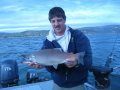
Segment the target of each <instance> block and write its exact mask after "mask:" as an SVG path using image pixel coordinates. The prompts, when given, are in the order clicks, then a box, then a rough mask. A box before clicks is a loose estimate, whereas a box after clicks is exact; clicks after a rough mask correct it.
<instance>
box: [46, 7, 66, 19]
mask: <svg viewBox="0 0 120 90" xmlns="http://www.w3.org/2000/svg"><path fill="white" fill-rule="evenodd" d="M55 16H56V17H62V18H63V19H64V20H66V15H65V12H64V10H63V9H62V8H61V7H53V8H51V9H50V11H49V17H48V19H49V21H50V20H51V19H52V18H53V17H55Z"/></svg>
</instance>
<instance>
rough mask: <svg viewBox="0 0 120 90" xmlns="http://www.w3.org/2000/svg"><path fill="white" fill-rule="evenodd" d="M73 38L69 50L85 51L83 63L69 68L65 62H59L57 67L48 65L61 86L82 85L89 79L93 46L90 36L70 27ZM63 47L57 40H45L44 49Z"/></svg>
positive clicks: (55, 80) (73, 51)
mask: <svg viewBox="0 0 120 90" xmlns="http://www.w3.org/2000/svg"><path fill="white" fill-rule="evenodd" d="M70 32H71V39H70V42H69V45H68V52H72V53H79V52H85V56H84V59H83V60H84V61H83V64H81V63H79V64H78V65H76V66H74V67H72V68H67V67H66V66H65V64H59V65H58V67H57V69H55V68H54V67H53V66H46V69H47V70H48V71H49V72H50V73H51V76H52V79H53V81H54V82H55V83H56V84H57V85H59V86H60V87H65V88H70V87H74V86H77V85H81V84H83V83H84V82H86V81H87V77H88V69H89V67H90V66H91V65H92V53H91V46H90V43H89V40H88V38H87V37H86V36H85V35H84V34H83V33H82V32H81V31H80V30H73V29H72V28H70ZM50 48H61V46H60V45H59V44H58V43H57V41H55V40H53V41H52V42H50V41H49V40H47V39H46V40H45V41H44V44H43V47H42V49H50Z"/></svg>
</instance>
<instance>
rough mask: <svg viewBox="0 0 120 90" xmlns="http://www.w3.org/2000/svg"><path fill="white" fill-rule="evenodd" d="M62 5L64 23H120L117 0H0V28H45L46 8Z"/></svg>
mask: <svg viewBox="0 0 120 90" xmlns="http://www.w3.org/2000/svg"><path fill="white" fill-rule="evenodd" d="M54 6H58V7H62V8H63V9H64V10H65V13H66V17H67V19H66V24H67V25H71V26H73V27H78V28H79V27H82V26H87V25H88V26H89V25H99V24H100V25H101V24H120V0H0V32H21V31H26V30H49V29H51V25H50V22H49V20H48V12H49V10H50V9H51V8H52V7H54Z"/></svg>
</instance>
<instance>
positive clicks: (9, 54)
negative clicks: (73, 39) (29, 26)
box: [0, 33, 120, 84]
mask: <svg viewBox="0 0 120 90" xmlns="http://www.w3.org/2000/svg"><path fill="white" fill-rule="evenodd" d="M87 36H88V37H89V39H90V42H91V46H92V51H93V64H94V65H104V64H105V61H106V59H107V56H108V55H109V54H110V52H111V51H112V48H113V45H114V41H115V38H116V34H115V33H112V34H87ZM44 38H45V37H22V38H21V37H20V38H18V37H15V38H0V62H1V61H3V60H7V59H13V60H17V62H18V65H19V75H20V80H21V84H24V83H25V80H26V72H27V70H28V68H30V67H28V66H26V65H23V64H21V63H20V61H21V60H22V58H21V55H22V54H27V53H31V52H33V51H37V50H39V49H40V48H41V46H42V43H43V40H44ZM113 53H114V55H115V56H114V59H115V60H114V61H113V62H112V64H111V67H116V66H120V59H119V58H120V34H119V35H118V37H117V43H116V45H115V49H114V52H113ZM37 71H38V72H40V76H41V77H47V78H49V76H50V74H49V73H48V72H47V71H46V70H45V69H41V70H37ZM113 74H117V75H120V70H115V71H114V72H113Z"/></svg>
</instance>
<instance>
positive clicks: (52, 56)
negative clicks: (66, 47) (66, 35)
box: [23, 48, 84, 66]
mask: <svg viewBox="0 0 120 90" xmlns="http://www.w3.org/2000/svg"><path fill="white" fill-rule="evenodd" d="M69 55H72V56H73V57H78V54H71V53H67V52H63V51H62V50H60V49H58V48H57V49H56V48H55V49H43V50H39V51H36V52H33V53H31V54H29V55H27V56H25V60H24V61H23V63H29V62H36V63H39V64H41V65H45V66H50V65H53V66H54V65H58V64H62V63H67V58H68V57H69ZM80 55H81V56H82V57H83V56H84V53H83V52H81V53H80ZM80 55H79V56H80Z"/></svg>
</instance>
